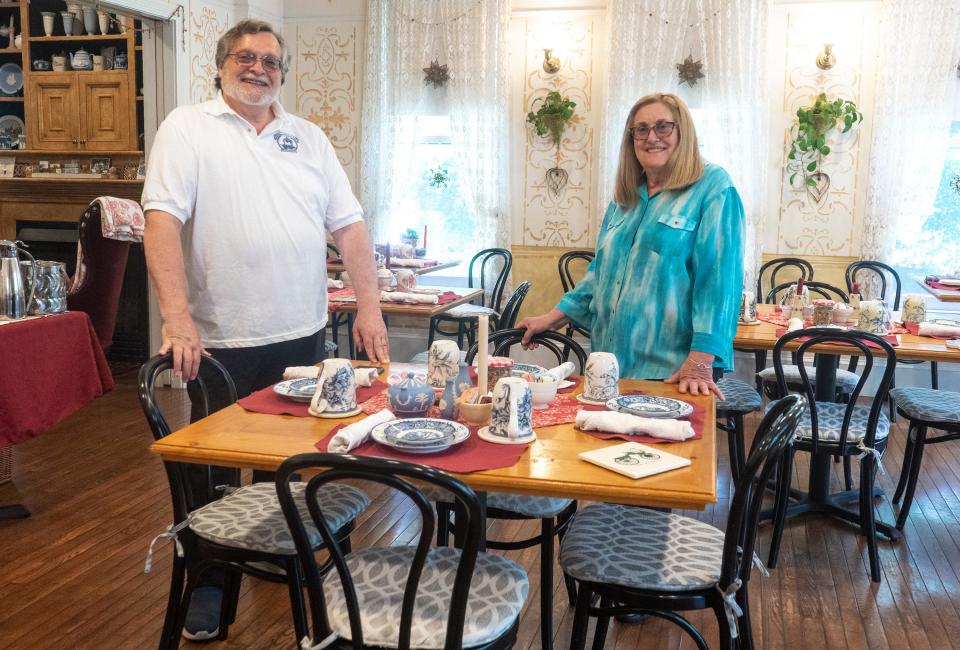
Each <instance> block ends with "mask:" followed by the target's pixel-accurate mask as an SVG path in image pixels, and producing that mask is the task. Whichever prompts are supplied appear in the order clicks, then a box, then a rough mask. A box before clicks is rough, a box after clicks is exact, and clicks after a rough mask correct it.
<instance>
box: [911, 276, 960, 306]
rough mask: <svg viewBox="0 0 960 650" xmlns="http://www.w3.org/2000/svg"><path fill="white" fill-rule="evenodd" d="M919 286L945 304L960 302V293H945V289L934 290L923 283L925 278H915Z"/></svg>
mask: <svg viewBox="0 0 960 650" xmlns="http://www.w3.org/2000/svg"><path fill="white" fill-rule="evenodd" d="M914 280H915V281H916V283H917V284H919V285H920V286H921V287H923V288H924V289H926V290H927V291H928V292H930V293H932V294H933V295H935V296H936V297H937V300H942V301H943V302H960V291H944V290H943V289H934V288H933V287H931V286H930V285H929V284H927V283H926V282H924V281H923V278H914Z"/></svg>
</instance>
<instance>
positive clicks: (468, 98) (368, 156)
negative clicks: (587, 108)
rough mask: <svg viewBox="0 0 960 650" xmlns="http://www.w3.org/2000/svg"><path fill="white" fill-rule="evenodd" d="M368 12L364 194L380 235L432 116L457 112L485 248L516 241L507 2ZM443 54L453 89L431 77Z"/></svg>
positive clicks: (439, 2)
mask: <svg viewBox="0 0 960 650" xmlns="http://www.w3.org/2000/svg"><path fill="white" fill-rule="evenodd" d="M367 17H368V23H367V24H368V28H367V57H366V80H365V84H364V94H363V114H362V131H363V133H362V138H361V168H360V172H361V174H360V196H361V201H362V202H363V205H364V208H365V209H366V218H367V222H368V227H369V228H370V229H371V231H372V234H373V237H374V239H375V241H380V240H382V239H383V237H384V236H385V235H386V234H387V233H386V230H387V223H386V220H387V219H388V218H389V215H390V207H391V205H395V204H396V203H397V197H398V195H399V192H400V191H401V190H402V189H403V187H404V184H405V183H409V182H411V180H412V179H411V177H410V173H411V161H412V156H413V153H414V151H415V149H416V145H417V142H418V133H419V132H420V127H421V125H422V121H423V116H425V115H428V114H438V113H447V114H449V116H450V124H451V136H450V137H451V142H452V145H453V150H454V157H455V160H456V164H457V171H458V179H459V181H458V183H457V188H458V190H459V191H460V192H461V194H462V195H463V198H464V200H465V202H466V204H467V206H468V207H469V208H470V209H471V211H472V213H473V214H474V215H475V217H476V221H477V231H476V236H475V239H474V241H475V243H476V247H477V248H478V249H480V248H485V247H489V246H505V245H509V233H510V224H509V221H508V219H507V217H506V205H507V197H508V196H509V194H508V189H507V178H508V177H507V174H508V165H506V164H505V162H504V161H505V160H506V159H507V154H508V146H507V143H506V134H507V132H508V129H507V127H506V120H507V61H506V43H507V20H508V18H509V11H508V7H507V0H435V1H433V2H420V1H415V0H406V1H404V0H369V2H368V5H367ZM433 60H437V61H438V62H439V63H440V64H443V65H447V67H448V71H449V75H450V79H449V81H448V82H447V84H446V87H445V88H434V87H433V86H431V85H427V84H425V83H424V71H423V68H424V67H426V66H427V65H428V64H429V62H431V61H433Z"/></svg>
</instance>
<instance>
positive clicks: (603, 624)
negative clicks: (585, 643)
mask: <svg viewBox="0 0 960 650" xmlns="http://www.w3.org/2000/svg"><path fill="white" fill-rule="evenodd" d="M609 606H610V601H609V600H608V599H606V598H601V599H600V607H609ZM609 627H610V616H608V615H604V614H600V615H599V616H597V626H596V627H595V628H594V630H593V650H603V644H604V643H606V642H607V630H608V629H609Z"/></svg>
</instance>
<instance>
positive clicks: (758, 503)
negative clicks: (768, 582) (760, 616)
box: [719, 394, 807, 589]
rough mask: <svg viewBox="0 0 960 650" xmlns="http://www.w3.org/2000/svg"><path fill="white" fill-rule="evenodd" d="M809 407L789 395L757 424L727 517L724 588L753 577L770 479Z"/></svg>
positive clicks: (796, 397) (722, 579) (799, 397)
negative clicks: (765, 495) (760, 520)
mask: <svg viewBox="0 0 960 650" xmlns="http://www.w3.org/2000/svg"><path fill="white" fill-rule="evenodd" d="M806 407H807V401H806V400H805V399H804V398H803V397H801V396H800V395H795V394H794V395H787V396H786V397H784V398H783V399H781V400H780V401H778V402H775V403H774V404H772V405H771V407H770V410H769V411H767V414H766V415H765V416H764V418H763V420H762V421H761V422H760V425H759V426H758V427H757V434H756V436H755V437H754V439H753V446H752V447H751V449H750V457H749V458H748V459H747V462H746V464H745V466H744V468H743V470H742V472H741V474H740V479H739V480H738V481H737V485H736V490H735V491H734V495H733V502H732V503H731V505H730V515H729V517H728V518H727V528H726V535H725V537H724V542H723V561H722V563H721V568H720V582H719V584H720V586H721V589H725V588H726V587H727V586H728V585H730V584H732V583H734V582H735V581H736V580H738V579H739V580H741V581H742V583H743V584H744V585H746V583H747V581H748V580H749V579H750V571H751V568H752V565H753V552H754V548H755V544H756V539H757V523H758V521H759V518H760V510H761V507H762V505H763V495H764V492H765V489H766V485H767V481H768V480H769V479H770V478H771V476H772V475H773V470H774V468H775V467H776V466H777V465H779V464H780V459H781V458H782V457H783V453H784V452H785V451H786V449H787V447H788V446H789V445H790V443H791V442H792V441H793V437H794V434H795V432H796V430H797V424H798V423H799V422H800V417H801V416H802V415H803V412H804V410H805V409H806Z"/></svg>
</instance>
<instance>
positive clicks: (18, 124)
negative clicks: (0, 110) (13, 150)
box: [0, 115, 25, 140]
mask: <svg viewBox="0 0 960 650" xmlns="http://www.w3.org/2000/svg"><path fill="white" fill-rule="evenodd" d="M24 131H25V127H24V125H23V120H21V119H20V118H19V117H17V116H16V115H3V116H0V135H6V136H10V137H12V138H13V139H14V140H16V139H17V138H19V137H20V136H21V135H23V133H24Z"/></svg>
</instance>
